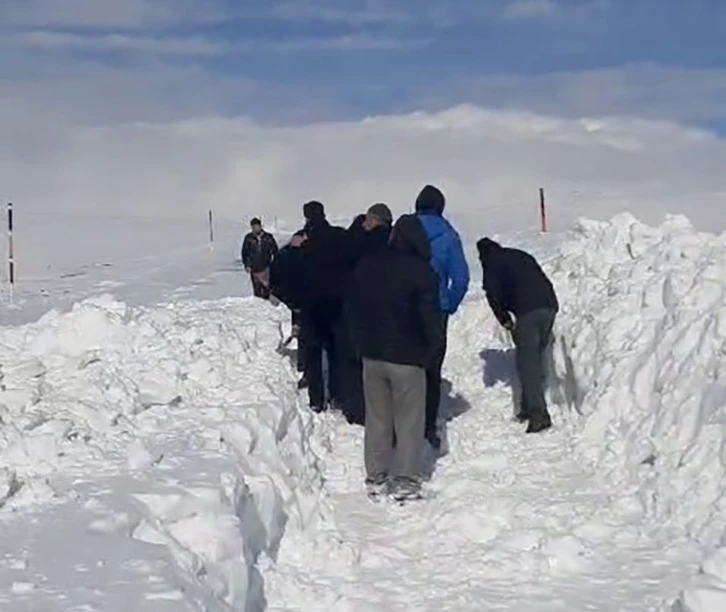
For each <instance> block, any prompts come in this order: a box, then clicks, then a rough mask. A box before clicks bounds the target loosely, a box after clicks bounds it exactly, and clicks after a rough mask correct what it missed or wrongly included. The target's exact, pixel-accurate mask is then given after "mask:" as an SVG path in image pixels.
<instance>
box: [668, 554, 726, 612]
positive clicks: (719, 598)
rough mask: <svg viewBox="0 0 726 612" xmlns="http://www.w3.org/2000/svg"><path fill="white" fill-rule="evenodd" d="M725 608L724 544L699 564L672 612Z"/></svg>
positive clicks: (725, 558)
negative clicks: (695, 573) (696, 571)
mask: <svg viewBox="0 0 726 612" xmlns="http://www.w3.org/2000/svg"><path fill="white" fill-rule="evenodd" d="M716 610H726V546H724V547H722V548H719V549H718V550H716V552H714V553H713V554H712V555H710V556H709V557H708V558H707V559H706V560H705V561H704V562H703V565H702V566H701V571H700V572H699V574H698V575H697V576H695V577H694V578H693V580H692V581H691V584H690V585H689V586H688V588H686V589H685V590H684V591H683V593H682V594H681V597H680V598H679V599H678V601H677V602H676V603H675V604H674V606H673V612H715V611H716Z"/></svg>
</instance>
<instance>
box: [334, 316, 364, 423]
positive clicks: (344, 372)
mask: <svg viewBox="0 0 726 612" xmlns="http://www.w3.org/2000/svg"><path fill="white" fill-rule="evenodd" d="M335 335H336V340H337V341H338V346H337V356H338V360H339V361H338V365H339V369H338V374H339V378H340V392H341V397H340V399H341V401H342V402H343V412H344V413H345V416H346V418H347V419H348V422H350V423H357V424H359V425H363V423H364V422H365V412H366V407H365V397H364V395H363V362H362V361H361V360H360V359H359V358H358V356H357V355H356V353H355V350H354V349H353V343H352V341H351V339H350V334H349V333H348V330H347V328H346V327H345V326H344V325H343V324H342V322H341V324H340V325H339V326H338V328H337V329H336V330H335Z"/></svg>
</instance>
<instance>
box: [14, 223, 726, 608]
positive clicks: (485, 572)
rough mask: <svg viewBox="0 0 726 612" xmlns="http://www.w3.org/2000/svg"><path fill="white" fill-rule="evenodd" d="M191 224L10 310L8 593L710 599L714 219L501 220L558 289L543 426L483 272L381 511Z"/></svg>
mask: <svg viewBox="0 0 726 612" xmlns="http://www.w3.org/2000/svg"><path fill="white" fill-rule="evenodd" d="M238 229H239V228H238ZM194 231H197V230H196V229H195V230H194ZM122 234H123V231H122V230H119V235H122ZM199 234H200V235H199V237H198V238H197V239H196V242H195V241H194V239H190V240H189V241H188V244H178V242H179V235H180V234H179V233H177V234H176V236H175V235H174V234H173V232H172V231H169V232H168V233H167V236H166V238H164V240H166V241H167V242H166V244H162V245H157V249H158V253H157V258H156V259H153V258H152V259H150V260H147V261H146V264H144V265H143V266H139V267H137V268H135V267H134V266H133V265H131V264H130V263H129V261H130V258H128V257H126V258H124V259H123V261H124V262H126V263H125V264H124V266H125V267H124V268H123V270H118V271H115V272H109V280H112V281H113V282H114V283H122V282H123V283H127V284H126V285H125V286H124V287H122V286H111V285H102V284H100V282H97V281H98V279H99V278H100V276H99V274H101V273H102V272H99V271H98V270H91V271H88V269H85V271H86V280H85V281H83V282H85V283H86V284H85V285H74V286H71V287H70V288H68V293H67V297H66V299H67V300H68V301H73V300H75V299H76V298H81V297H85V296H86V295H91V294H96V293H99V292H100V291H104V290H109V291H111V292H112V293H113V295H114V297H111V296H108V295H106V296H97V297H93V298H89V299H84V300H83V301H81V302H79V303H77V304H76V305H75V306H74V307H73V309H72V310H71V311H70V312H59V311H53V312H50V313H48V314H46V315H45V316H43V317H42V318H41V319H39V320H37V321H34V322H26V323H24V324H23V325H20V326H14V327H9V326H8V327H4V328H2V329H0V364H1V369H0V373H1V374H2V381H1V383H2V386H1V387H0V465H2V468H3V469H2V472H1V473H0V521H1V522H2V530H3V533H4V534H5V536H4V537H3V538H2V540H0V609H1V610H3V611H5V610H8V611H10V612H15V611H18V612H20V611H23V610H33V612H46V611H47V612H51V611H57V610H68V611H76V612H81V611H83V612H90V611H93V610H98V611H101V610H103V611H104V612H106V611H108V612H116V611H121V610H124V611H126V610H139V611H142V612H143V611H152V610H153V611H154V612H156V611H162V612H163V611H164V610H169V611H171V610H174V611H177V610H190V611H202V610H208V611H211V612H229V611H232V610H245V611H249V612H254V611H257V610H263V609H267V610H275V611H279V612H282V611H291V610H300V611H305V612H308V611H309V612H314V611H317V610H321V611H322V610H326V611H327V610H336V611H369V610H370V611H374V610H381V611H398V610H401V611H404V610H406V611H410V610H456V611H464V610H472V611H480V610H522V611H524V610H542V611H544V610H552V611H561V610H562V611H564V610H598V611H601V610H602V611H610V610H613V611H614V610H618V611H632V612H636V611H638V612H645V611H653V612H655V611H663V612H665V611H666V610H671V609H672V608H673V606H674V603H676V602H678V603H677V604H676V605H677V607H678V608H680V609H681V610H683V611H685V612H706V611H708V612H711V611H715V610H723V609H726V540H722V538H723V537H724V533H725V527H726V498H725V497H724V492H725V491H726V489H725V488H724V465H723V463H724V461H726V456H724V451H723V447H724V446H723V445H724V440H726V435H725V432H724V422H726V421H725V420H724V419H725V417H726V382H724V380H725V379H726V370H725V369H724V368H726V360H725V359H726V306H725V304H726V300H725V297H726V296H725V295H724V291H725V290H726V235H723V234H722V235H720V236H714V235H709V234H703V233H698V232H696V231H695V230H693V228H692V227H690V225H689V224H688V222H687V221H686V220H685V219H683V218H679V217H673V218H669V219H668V220H667V221H666V222H665V223H664V224H663V225H662V226H660V227H648V226H645V225H642V224H640V223H639V222H638V221H636V220H635V219H634V218H632V217H631V216H629V215H621V216H618V217H616V218H614V219H613V220H611V221H610V222H593V221H583V222H581V223H579V224H577V225H576V226H575V227H574V228H573V229H572V230H571V231H570V232H569V233H568V235H567V236H565V237H555V236H546V237H540V236H537V235H534V234H529V235H528V234H526V233H525V234H518V235H517V236H516V237H515V238H513V240H515V241H516V243H517V244H522V245H525V246H526V247H527V248H529V249H531V250H532V251H533V252H535V253H537V255H538V256H539V257H540V258H541V260H542V261H543V263H544V265H545V266H546V268H547V270H548V271H549V272H550V273H551V275H552V278H553V281H554V283H555V285H556V288H557V290H558V293H559V296H560V298H561V302H562V304H563V311H562V313H561V315H560V317H559V319H558V322H557V326H556V341H555V343H554V345H553V351H552V360H551V363H552V368H551V383H552V384H551V392H550V393H551V400H552V403H553V408H552V413H553V418H554V420H555V424H556V427H555V428H554V429H553V430H551V431H550V432H548V433H545V434H543V435H539V436H526V435H525V434H524V431H523V426H522V425H520V424H518V423H516V422H514V421H513V420H512V418H511V417H512V413H513V401H512V397H513V391H514V393H515V394H516V392H517V390H516V380H515V376H514V373H513V352H512V345H511V342H510V340H509V339H508V337H507V336H506V334H505V333H503V332H502V330H501V329H500V328H499V327H498V326H497V325H496V322H495V321H494V319H493V317H492V316H491V315H490V313H489V310H488V308H487V306H486V302H485V300H484V297H483V294H482V293H481V291H480V290H478V288H477V286H476V284H477V281H476V280H475V281H474V282H473V283H472V290H471V293H470V296H469V298H468V299H467V301H466V303H465V305H464V307H463V309H462V312H461V313H460V314H459V315H457V317H456V318H455V319H454V320H453V322H452V326H451V332H450V342H449V346H450V348H449V355H448V358H447V362H446V365H445V376H446V379H447V381H448V382H447V384H446V385H445V387H446V397H445V398H444V400H443V405H444V413H445V415H446V416H447V422H446V425H445V429H446V431H445V443H444V451H445V452H444V454H443V456H441V457H435V456H433V455H432V454H431V453H430V452H429V451H428V450H425V451H424V453H423V455H422V464H423V465H424V466H425V468H426V471H427V473H428V474H430V475H431V480H430V482H429V483H428V485H427V488H428V490H429V491H430V494H431V498H430V499H429V500H427V501H424V502H421V503H420V504H410V505H408V506H406V507H403V508H399V507H393V506H388V505H375V504H372V503H370V502H369V501H368V500H367V499H366V497H365V495H364V493H363V490H362V479H363V467H362V458H363V457H362V430H361V429H360V428H357V427H352V426H349V425H347V424H346V423H345V422H344V420H343V419H342V418H340V416H339V415H335V414H329V415H322V416H314V417H313V416H311V415H310V414H309V413H308V412H307V410H306V409H305V403H304V401H303V399H304V398H301V397H298V396H297V394H296V392H295V389H294V381H295V372H294V368H293V367H292V365H291V364H290V363H289V362H288V360H287V359H286V358H285V357H284V356H282V355H279V354H278V353H277V352H276V350H275V349H276V347H277V345H278V343H279V341H280V340H281V339H282V338H283V337H284V336H285V334H286V332H287V329H288V326H289V321H288V314H287V313H286V311H285V310H284V309H283V308H282V307H280V308H274V307H272V306H270V305H269V304H266V303H260V302H258V301H255V300H252V299H250V298H245V297H222V296H225V295H227V296H229V295H235V294H238V295H240V296H241V295H242V294H243V292H244V283H246V280H245V279H242V275H240V274H239V270H235V269H234V267H233V266H232V267H230V268H229V270H228V269H226V268H224V269H220V268H219V266H220V265H221V266H222V267H224V266H228V265H230V262H231V261H233V258H234V248H233V247H232V246H231V245H233V244H234V241H235V240H236V239H237V238H238V236H236V237H232V234H231V233H230V235H229V236H228V238H227V239H225V240H226V241H227V242H226V244H227V247H225V248H223V249H219V250H217V251H215V253H214V254H211V255H210V254H208V251H205V250H204V249H206V242H205V240H206V235H205V234H204V233H203V231H199ZM162 235H163V234H162ZM190 235H192V232H191V230H190ZM194 235H196V234H194ZM142 236H143V235H140V236H139V237H138V239H137V240H135V243H136V244H137V245H139V246H138V248H139V250H140V251H143V248H142V246H143V242H144V240H143V237H142ZM175 242H176V243H177V244H178V251H172V250H171V247H172V246H173V243H175ZM221 242H222V239H220V243H221ZM167 247H168V248H167ZM119 248H121V247H119ZM193 249H198V251H199V253H198V254H197V255H195V258H194V259H197V260H199V261H202V257H201V253H205V257H208V259H207V260H206V261H205V262H204V263H201V264H198V266H196V267H195V266H191V267H189V265H190V264H189V262H190V261H191V260H192V259H193V258H190V257H187V255H188V254H189V253H190V252H194V253H196V251H193ZM215 258H219V259H215ZM117 259H118V258H117ZM470 261H471V263H472V265H473V266H475V260H474V259H471V260H470ZM149 262H151V263H149ZM77 264H78V266H81V265H82V264H83V262H82V259H80V258H79V261H78V262H77ZM73 269H78V268H73ZM144 271H146V272H147V273H149V274H148V275H144ZM151 271H153V273H151ZM53 274H57V272H55V271H54V272H53ZM123 274H126V276H125V277H124V276H123ZM214 274H218V276H216V277H215V276H213V275H214ZM49 276H50V273H49ZM475 277H476V274H475ZM78 278H83V277H80V276H79V277H78ZM202 278H203V279H209V278H216V279H217V281H215V282H213V283H212V284H211V285H209V284H200V285H199V286H198V287H194V280H195V279H197V280H198V279H202ZM54 279H55V280H53V281H52V282H51V280H49V281H48V286H49V287H52V291H58V289H57V287H59V286H61V285H59V284H58V283H57V278H55V277H54ZM101 280H103V279H101ZM69 282H74V281H69ZM76 282H79V283H80V282H81V281H80V280H79V281H76ZM144 283H146V285H145V286H144ZM174 285H176V287H180V286H182V287H187V288H188V289H189V290H186V291H179V292H176V291H175V289H176V287H174ZM210 287H211V288H210ZM152 288H153V291H152V290H151V289H152ZM49 291H50V290H49ZM124 291H128V293H124ZM20 297H21V298H22V297H23V296H20ZM25 297H26V298H28V296H27V295H26V296H25ZM56 297H58V296H57V295H55V294H54V295H53V297H52V298H49V301H48V304H51V303H52V304H55V303H56V302H55V299H56ZM201 298H205V299H201ZM116 300H122V301H116ZM159 302H166V303H159ZM39 304H41V302H38V301H37V298H36V297H35V296H33V299H32V300H29V301H28V302H27V303H26V304H25V305H23V307H22V308H20V309H17V308H16V309H10V310H5V311H4V314H3V317H4V320H6V321H8V322H15V321H11V317H16V318H17V320H21V319H23V320H26V321H30V320H31V319H32V318H33V316H34V314H28V313H29V309H30V311H32V309H34V308H40V306H39ZM722 545H723V546H724V547H723V548H721V546H722ZM701 566H702V569H703V571H702V572H701V573H698V572H699V567H701Z"/></svg>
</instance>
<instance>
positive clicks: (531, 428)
mask: <svg viewBox="0 0 726 612" xmlns="http://www.w3.org/2000/svg"><path fill="white" fill-rule="evenodd" d="M550 427H552V419H551V418H550V413H549V412H547V411H546V410H545V412H543V413H542V414H537V415H535V416H532V417H531V418H530V419H529V425H528V426H527V433H539V432H540V431H544V430H545V429H549V428H550Z"/></svg>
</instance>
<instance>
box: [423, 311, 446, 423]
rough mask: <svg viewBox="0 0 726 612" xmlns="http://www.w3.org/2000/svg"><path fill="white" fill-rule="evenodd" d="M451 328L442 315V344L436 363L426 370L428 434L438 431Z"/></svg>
mask: <svg viewBox="0 0 726 612" xmlns="http://www.w3.org/2000/svg"><path fill="white" fill-rule="evenodd" d="M448 328H449V317H448V315H445V314H442V315H441V344H440V345H439V352H438V353H437V354H436V362H435V363H434V364H433V365H432V366H431V367H430V368H428V369H427V370H426V432H434V431H436V420H437V419H438V417H439V404H441V368H442V367H443V365H444V358H445V357H446V347H447V343H446V336H447V333H448Z"/></svg>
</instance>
